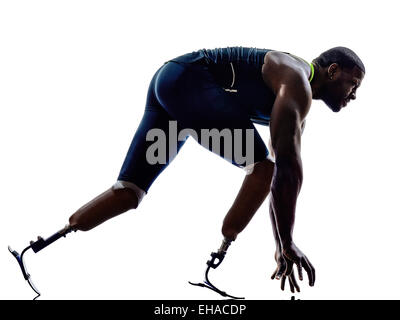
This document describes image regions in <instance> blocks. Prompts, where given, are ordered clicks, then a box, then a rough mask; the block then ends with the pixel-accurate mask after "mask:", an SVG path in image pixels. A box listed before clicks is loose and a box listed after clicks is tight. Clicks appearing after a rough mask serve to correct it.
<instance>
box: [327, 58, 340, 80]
mask: <svg viewBox="0 0 400 320" xmlns="http://www.w3.org/2000/svg"><path fill="white" fill-rule="evenodd" d="M338 68H339V65H338V64H337V63H336V62H335V63H332V64H331V65H330V66H329V67H328V78H329V79H330V80H332V79H333V77H334V76H335V74H336V73H337V71H338Z"/></svg>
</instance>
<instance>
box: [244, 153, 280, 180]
mask: <svg viewBox="0 0 400 320" xmlns="http://www.w3.org/2000/svg"><path fill="white" fill-rule="evenodd" d="M267 159H268V160H269V161H271V162H273V163H275V159H274V157H273V156H272V155H271V154H270V153H269V154H268V156H267ZM260 162H261V161H258V162H255V163H252V164H249V165H248V166H246V167H243V170H244V171H246V176H247V175H249V174H252V173H253V170H254V166H255V165H256V164H257V163H260Z"/></svg>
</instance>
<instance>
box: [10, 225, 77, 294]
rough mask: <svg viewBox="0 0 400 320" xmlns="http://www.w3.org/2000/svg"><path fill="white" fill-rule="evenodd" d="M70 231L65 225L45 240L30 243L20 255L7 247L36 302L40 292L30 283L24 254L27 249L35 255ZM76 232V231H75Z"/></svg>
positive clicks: (39, 238)
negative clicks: (33, 293) (34, 293)
mask: <svg viewBox="0 0 400 320" xmlns="http://www.w3.org/2000/svg"><path fill="white" fill-rule="evenodd" d="M71 231H74V230H73V229H72V228H71V227H70V226H69V225H66V226H65V227H64V228H63V229H61V230H60V231H58V232H56V233H55V234H53V235H52V236H51V237H49V238H47V239H43V238H42V237H38V239H37V241H31V242H30V245H29V246H27V247H26V248H25V249H24V250H22V253H21V254H19V253H18V252H17V251H15V250H13V249H11V247H10V246H8V251H10V252H11V254H12V255H13V256H14V257H15V259H17V262H18V264H19V267H20V268H21V271H22V275H23V276H24V278H25V280H26V281H28V284H29V286H30V287H31V288H32V289H33V291H35V292H36V294H37V296H36V297H35V298H34V299H33V300H36V299H37V298H39V297H40V292H39V290H38V289H37V288H36V287H35V285H34V284H33V282H32V279H31V276H30V274H29V273H28V271H27V269H26V266H25V263H24V254H25V252H26V251H28V250H29V249H32V250H33V252H35V253H37V252H39V251H40V250H42V249H44V248H46V247H47V246H48V245H50V244H52V243H53V242H54V241H56V240H58V239H60V238H61V237H65V236H66V235H67V234H68V233H70V232H71ZM75 231H76V230H75Z"/></svg>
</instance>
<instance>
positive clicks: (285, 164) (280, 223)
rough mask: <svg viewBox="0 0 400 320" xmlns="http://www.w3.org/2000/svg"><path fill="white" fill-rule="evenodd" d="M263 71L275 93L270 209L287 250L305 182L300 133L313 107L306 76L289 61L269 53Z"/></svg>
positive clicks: (272, 124)
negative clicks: (299, 195) (302, 186)
mask: <svg viewBox="0 0 400 320" xmlns="http://www.w3.org/2000/svg"><path fill="white" fill-rule="evenodd" d="M262 72H263V78H264V81H265V82H266V84H267V85H268V86H269V87H270V88H271V89H272V90H273V91H274V92H275V94H276V99H275V103H274V106H273V111H272V114H271V123H270V131H271V143H272V148H273V150H274V153H275V170H274V175H273V180H272V185H271V197H270V201H271V203H270V206H271V213H272V212H273V213H274V217H275V223H276V229H277V232H276V233H277V236H279V240H280V243H281V245H282V247H283V248H284V247H285V246H286V245H287V244H290V243H291V242H292V240H293V239H292V233H293V227H294V220H295V209H296V201H297V196H298V194H299V192H300V188H301V184H302V181H303V170H302V161H301V156H300V147H301V133H302V129H303V126H304V120H305V116H306V114H307V113H308V110H309V108H310V105H311V92H310V88H309V85H308V81H307V76H306V74H305V73H304V72H303V73H302V70H301V69H300V68H297V67H296V66H294V67H292V66H291V65H290V61H289V62H288V63H286V61H282V58H281V56H280V55H279V53H277V54H276V55H275V56H274V55H273V54H272V55H271V54H270V57H269V59H268V63H265V64H264V66H263V70H262ZM271 75H273V77H272V76H271ZM271 218H273V216H271Z"/></svg>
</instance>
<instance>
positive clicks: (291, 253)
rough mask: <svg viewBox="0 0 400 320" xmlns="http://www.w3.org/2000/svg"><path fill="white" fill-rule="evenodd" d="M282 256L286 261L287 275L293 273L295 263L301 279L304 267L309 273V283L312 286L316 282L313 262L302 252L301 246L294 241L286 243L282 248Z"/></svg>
mask: <svg viewBox="0 0 400 320" xmlns="http://www.w3.org/2000/svg"><path fill="white" fill-rule="evenodd" d="M282 256H283V258H284V260H285V263H286V270H285V275H286V276H288V275H293V274H294V272H293V264H296V266H297V270H298V273H299V279H300V280H303V270H302V268H304V269H305V270H306V272H307V275H308V282H309V285H310V286H311V287H312V286H314V283H315V269H314V267H313V265H312V264H311V262H310V261H309V260H308V258H307V257H306V255H305V254H304V253H303V252H301V250H300V249H299V248H297V246H296V245H295V244H294V243H293V242H290V243H288V244H287V245H285V246H284V247H283V249H282Z"/></svg>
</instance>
